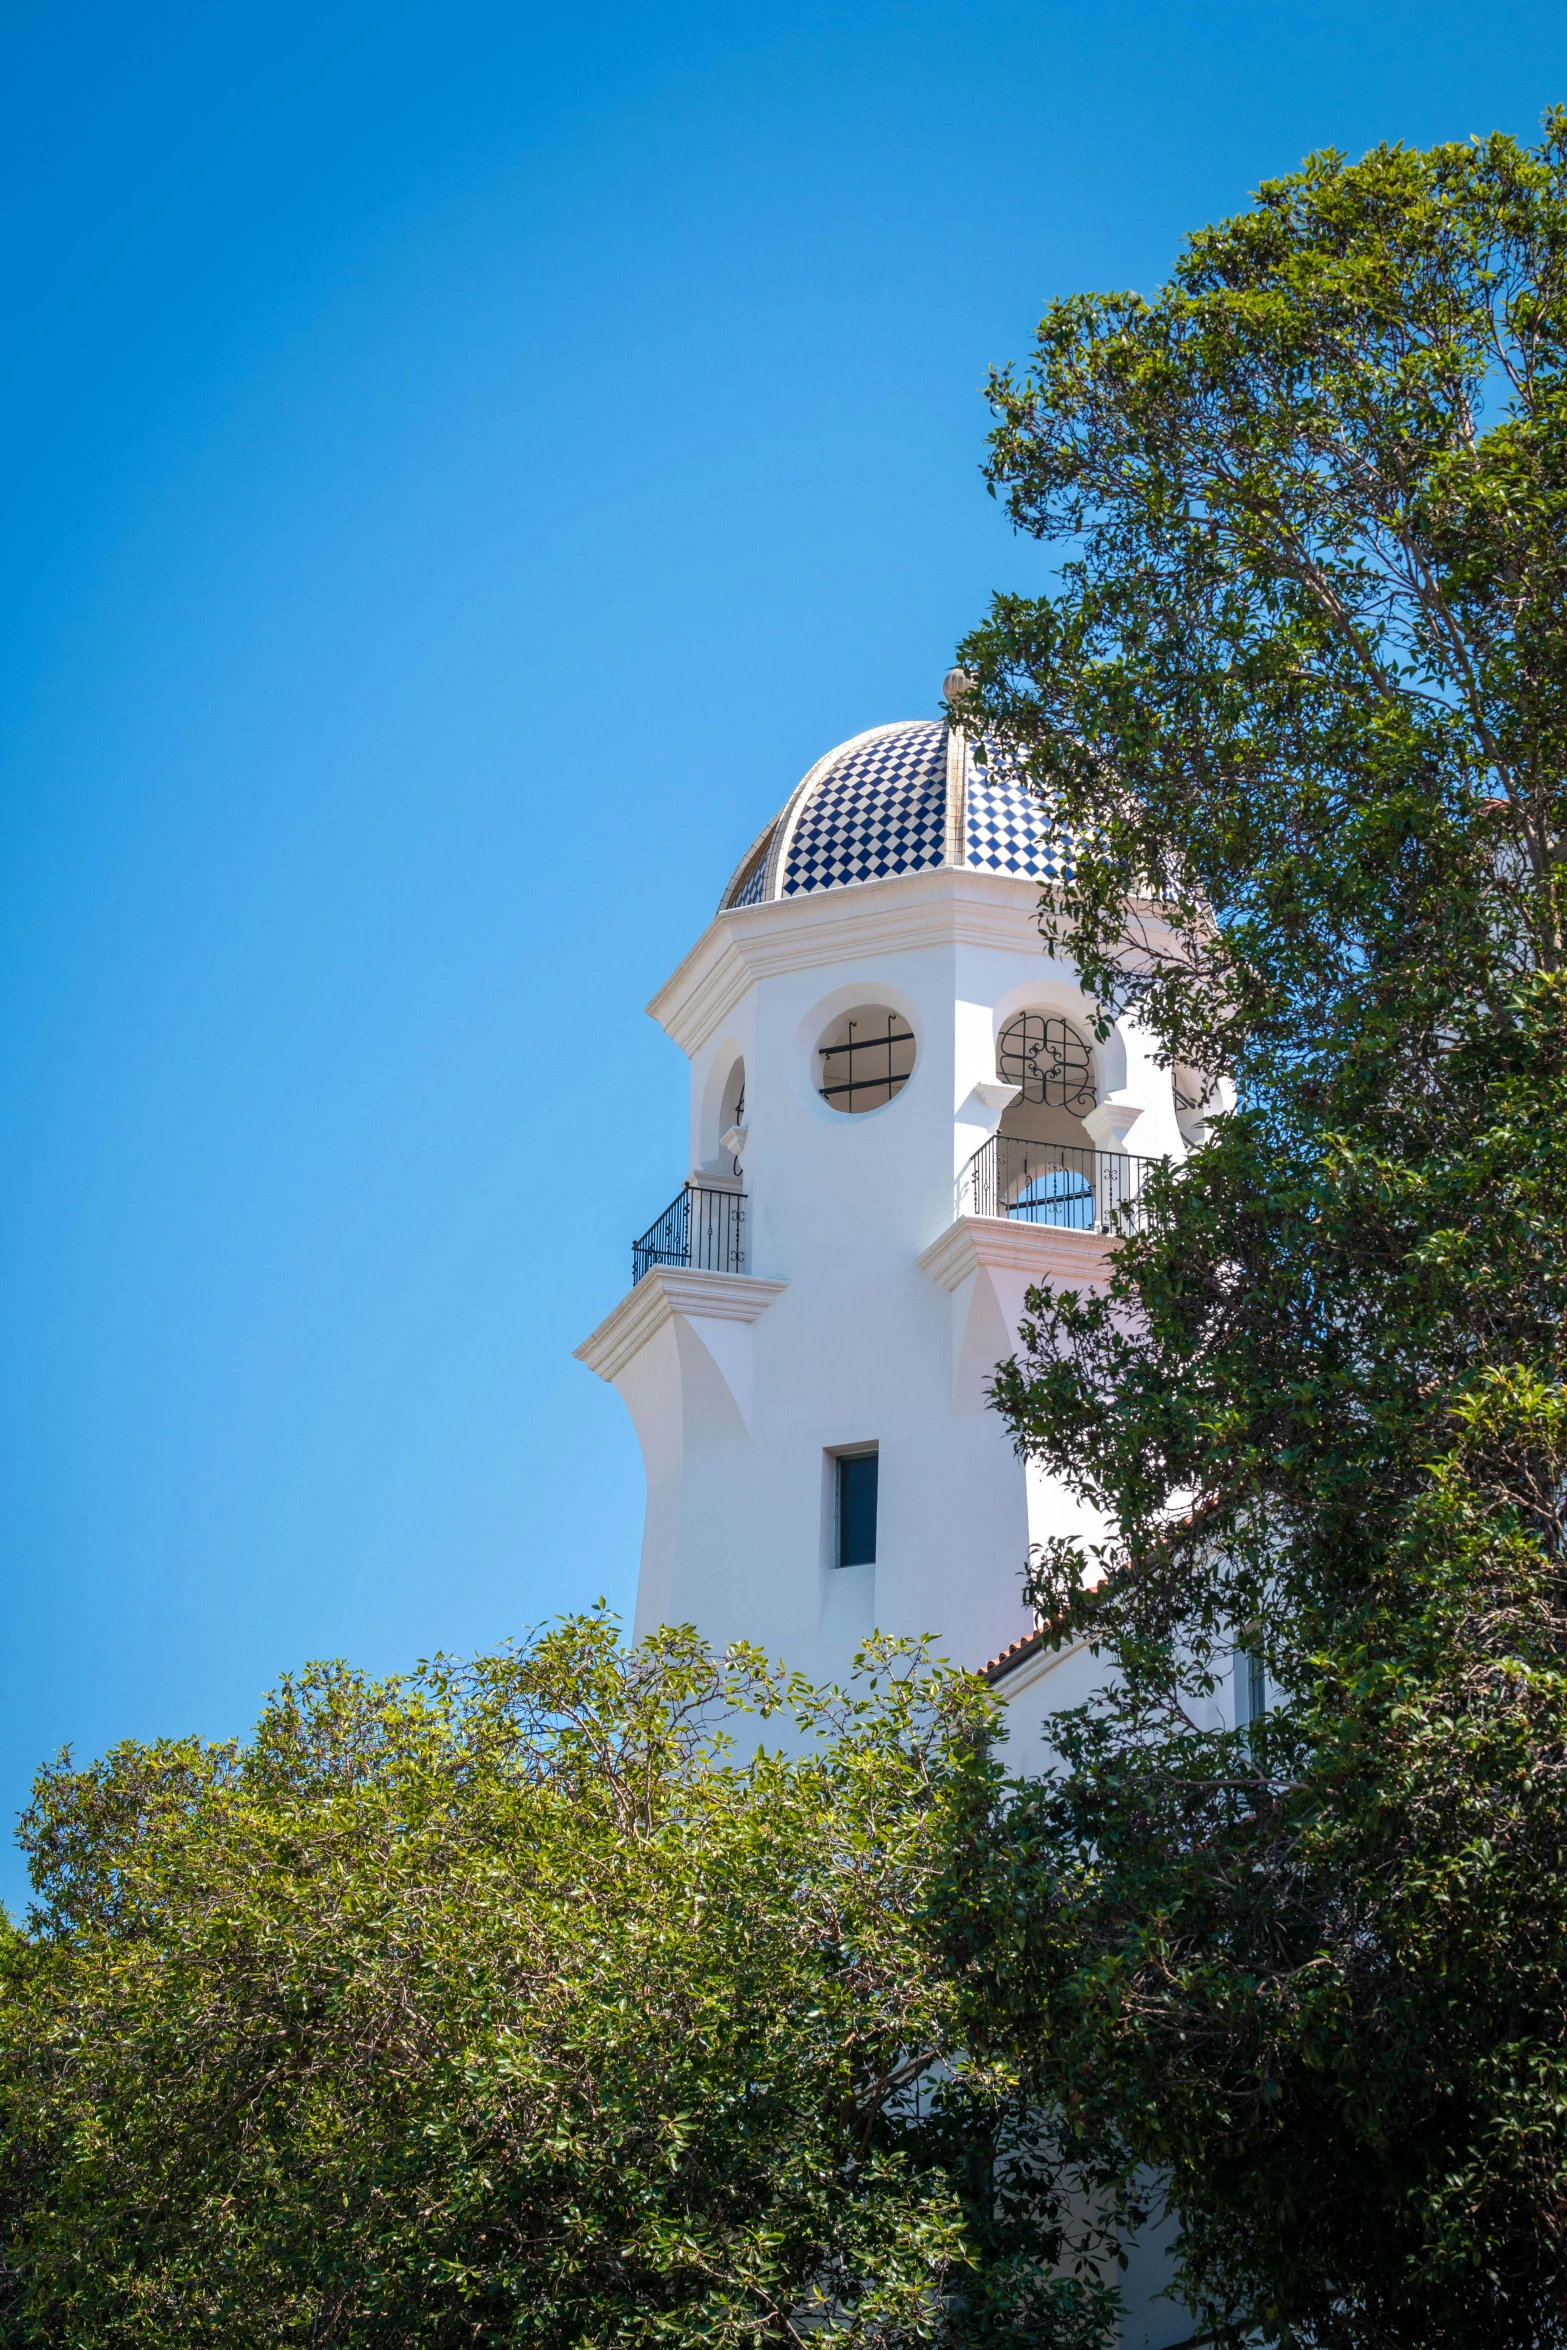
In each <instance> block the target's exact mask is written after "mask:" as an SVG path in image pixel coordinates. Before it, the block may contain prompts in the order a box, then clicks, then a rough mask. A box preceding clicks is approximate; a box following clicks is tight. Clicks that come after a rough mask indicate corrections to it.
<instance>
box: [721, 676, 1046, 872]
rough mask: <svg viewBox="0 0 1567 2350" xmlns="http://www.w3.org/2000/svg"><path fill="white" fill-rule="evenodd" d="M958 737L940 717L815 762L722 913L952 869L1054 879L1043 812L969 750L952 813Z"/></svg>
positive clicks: (1006, 774) (756, 846)
mask: <svg viewBox="0 0 1567 2350" xmlns="http://www.w3.org/2000/svg"><path fill="white" fill-rule="evenodd" d="M953 739H954V738H953V736H952V734H951V733H950V731H949V730H948V728H947V726H946V724H945V722H944V721H943V720H942V719H939V718H909V719H903V720H900V721H899V722H898V723H897V724H896V725H893V726H873V727H872V728H871V729H870V730H869V732H868V733H866V734H857V735H855V736H854V738H853V740H852V741H850V742H846V743H840V744H839V745H838V747H837V749H836V750H834V751H829V752H828V753H827V756H826V758H825V759H818V760H817V762H816V765H815V766H814V767H813V768H812V769H811V770H810V773H809V774H808V775H806V776H805V777H804V779H803V780H802V781H801V783H800V784H799V786H798V787H797V789H796V790H795V792H794V793H793V795H792V797H791V798H790V799H789V801H788V803H787V805H786V806H785V807H784V808H783V809H782V810H781V812H780V813H779V814H778V815H777V816H775V817H774V819H773V821H772V823H771V824H769V825H768V826H767V827H766V829H765V830H764V831H763V832H762V833H760V834H759V835H758V837H757V838H756V839H755V840H754V841H753V842H752V843H751V846H750V847H749V848H748V849H747V850H746V853H745V855H744V856H743V857H742V858H741V860H740V862H739V864H738V865H737V866H736V868H735V871H734V874H733V877H732V878H731V880H730V883H729V886H728V888H727V889H726V890H725V891H724V894H723V896H722V897H721V898H720V900H719V912H720V913H724V912H726V911H727V910H728V909H729V908H730V907H734V906H757V905H761V904H763V903H764V902H766V901H768V900H771V899H777V898H794V897H804V896H808V895H809V894H810V893H811V892H812V891H814V890H820V889H843V888H847V887H850V886H852V885H853V884H854V883H856V882H861V881H883V880H886V879H887V878H888V877H889V876H890V875H892V874H897V873H923V872H927V871H928V870H929V869H930V868H931V867H932V866H935V865H944V864H947V863H948V862H949V861H950V862H951V863H953V864H957V865H963V866H966V867H968V868H969V869H970V870H971V871H974V872H978V873H1011V874H1016V875H1018V876H1019V877H1020V878H1022V879H1025V880H1032V881H1054V880H1057V879H1059V878H1060V877H1061V875H1062V874H1063V872H1064V870H1065V862H1064V859H1063V856H1062V853H1061V850H1060V847H1059V845H1058V844H1054V843H1051V842H1048V841H1046V840H1044V839H1043V837H1042V832H1041V827H1042V824H1043V812H1042V810H1041V808H1040V806H1039V803H1038V801H1037V800H1036V799H1035V798H1034V797H1033V795H1032V793H1031V792H1030V791H1029V790H1028V788H1027V786H1026V784H1025V783H1024V782H1023V781H1022V778H1021V777H1020V776H1018V775H1017V774H1016V773H1014V772H1012V771H1010V770H1009V769H1008V767H1007V766H1006V764H1005V763H1004V762H1003V761H1001V760H999V759H994V758H992V759H990V760H988V761H987V762H986V764H985V765H984V766H978V765H976V764H975V760H974V756H973V752H972V749H971V748H969V747H968V746H966V745H965V747H964V751H963V756H962V763H961V773H960V780H959V781H958V789H957V795H956V796H957V805H956V806H955V807H953V806H951V805H950V804H949V803H950V801H951V798H952V787H953V782H954V780H955V778H954V772H953V771H954V769H955V768H957V766H958V761H957V760H956V759H955V758H954V757H953V755H952V753H953Z"/></svg>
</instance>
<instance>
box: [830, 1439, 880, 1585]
mask: <svg viewBox="0 0 1567 2350" xmlns="http://www.w3.org/2000/svg"><path fill="white" fill-rule="evenodd" d="M875 1559H876V1455H875V1454H874V1453H873V1452H856V1453H848V1454H846V1455H845V1456H844V1458H843V1459H842V1460H840V1461H839V1463H838V1564H839V1566H840V1567H868V1566H872V1565H874V1563H875Z"/></svg>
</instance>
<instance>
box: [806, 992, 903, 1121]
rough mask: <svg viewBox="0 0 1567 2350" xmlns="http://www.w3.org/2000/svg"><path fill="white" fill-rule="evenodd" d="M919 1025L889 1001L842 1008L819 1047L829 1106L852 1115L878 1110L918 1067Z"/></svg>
mask: <svg viewBox="0 0 1567 2350" xmlns="http://www.w3.org/2000/svg"><path fill="white" fill-rule="evenodd" d="M914 1051H915V1046H914V1031H913V1029H912V1028H911V1027H910V1026H909V1024H908V1022H907V1020H905V1019H904V1017H903V1014H902V1013H901V1012H894V1011H891V1010H889V1008H888V1006H887V1005H885V1004H858V1005H856V1007H855V1009H854V1010H853V1011H852V1012H841V1013H840V1014H839V1016H838V1018H837V1019H836V1020H834V1021H833V1023H832V1025H831V1027H830V1028H828V1029H827V1031H826V1033H825V1034H824V1035H823V1036H822V1038H821V1039H820V1041H819V1042H818V1044H817V1047H816V1090H817V1092H818V1093H819V1094H820V1095H821V1097H822V1100H823V1101H824V1102H825V1103H826V1104H827V1107H828V1108H829V1109H830V1110H842V1111H845V1112H847V1113H848V1115H849V1116H851V1117H856V1116H860V1115H862V1114H863V1113H864V1112H865V1111H866V1110H879V1109H881V1108H883V1107H884V1105H885V1104H886V1103H888V1102H890V1101H892V1100H894V1099H895V1098H896V1096H897V1095H898V1094H900V1093H901V1092H902V1091H903V1088H904V1087H905V1086H906V1085H907V1084H908V1082H909V1079H910V1077H911V1076H912V1075H913V1073H914Z"/></svg>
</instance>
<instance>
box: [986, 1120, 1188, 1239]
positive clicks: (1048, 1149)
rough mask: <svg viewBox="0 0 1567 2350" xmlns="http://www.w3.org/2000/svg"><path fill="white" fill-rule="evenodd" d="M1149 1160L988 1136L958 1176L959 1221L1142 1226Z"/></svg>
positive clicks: (1085, 1228)
mask: <svg viewBox="0 0 1567 2350" xmlns="http://www.w3.org/2000/svg"><path fill="white" fill-rule="evenodd" d="M1157 1164H1158V1161H1157V1160H1155V1159H1134V1158H1132V1157H1131V1156H1130V1155H1129V1154H1128V1153H1127V1152H1125V1151H1096V1150H1079V1149H1078V1148H1076V1147H1075V1146H1074V1145H1073V1144H1071V1143H1062V1142H1025V1141H1022V1140H1021V1139H1020V1138H1019V1137H1017V1136H1016V1135H1010V1134H993V1135H992V1136H991V1138H990V1140H989V1141H988V1142H986V1143H983V1144H981V1146H980V1148H979V1149H978V1150H977V1151H976V1152H975V1153H974V1156H973V1157H972V1158H971V1159H970V1161H969V1163H968V1165H967V1166H966V1167H965V1168H964V1170H963V1172H962V1174H961V1175H960V1176H959V1178H958V1214H959V1215H960V1216H1008V1217H1010V1218H1011V1219H1012V1221H1013V1222H1014V1223H1017V1224H1053V1225H1055V1226H1056V1227H1057V1228H1058V1229H1059V1230H1063V1231H1067V1232H1110V1233H1115V1232H1131V1231H1135V1230H1136V1228H1137V1227H1138V1225H1139V1224H1140V1223H1141V1222H1142V1188H1143V1181H1144V1178H1145V1175H1146V1173H1147V1170H1148V1169H1149V1168H1150V1167H1153V1166H1156V1165H1157Z"/></svg>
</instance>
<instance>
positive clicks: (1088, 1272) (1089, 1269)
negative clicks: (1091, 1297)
mask: <svg viewBox="0 0 1567 2350" xmlns="http://www.w3.org/2000/svg"><path fill="white" fill-rule="evenodd" d="M1114 1247H1115V1242H1114V1241H1113V1240H1112V1239H1109V1238H1107V1237H1106V1236H1105V1235H1104V1234H1102V1233H1098V1232H1072V1231H1069V1230H1068V1229H1067V1228H1066V1227H1065V1226H1063V1225H1059V1224H1025V1223H1023V1222H1022V1221H1021V1220H1019V1219H1017V1218H1014V1217H1012V1216H960V1217H959V1218H958V1220H957V1222H956V1223H955V1224H949V1225H948V1226H947V1229H946V1231H945V1232H943V1233H942V1235H941V1237H940V1238H939V1239H938V1240H933V1241H932V1242H931V1244H930V1246H929V1248H928V1249H926V1250H925V1251H924V1253H923V1255H921V1256H920V1257H919V1258H918V1259H917V1262H918V1265H919V1268H920V1271H921V1272H922V1273H928V1274H929V1275H930V1277H931V1279H932V1281H934V1282H936V1283H937V1284H938V1285H939V1286H940V1287H941V1288H942V1289H946V1290H955V1289H960V1288H961V1287H962V1285H963V1283H964V1282H965V1281H966V1280H967V1279H968V1277H969V1275H970V1274H971V1273H977V1272H978V1271H979V1268H980V1267H981V1266H982V1265H993V1266H997V1267H1002V1268H1005V1270H1007V1271H1008V1272H1012V1273H1029V1274H1032V1275H1033V1277H1034V1279H1035V1280H1036V1281H1046V1280H1049V1281H1059V1280H1067V1281H1108V1280H1109V1278H1110V1255H1111V1251H1112V1250H1113V1249H1114Z"/></svg>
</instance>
